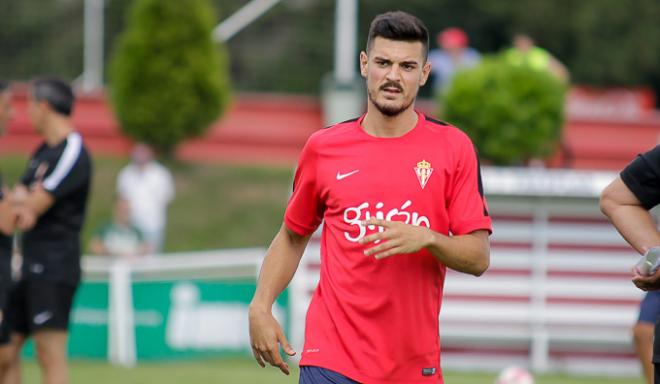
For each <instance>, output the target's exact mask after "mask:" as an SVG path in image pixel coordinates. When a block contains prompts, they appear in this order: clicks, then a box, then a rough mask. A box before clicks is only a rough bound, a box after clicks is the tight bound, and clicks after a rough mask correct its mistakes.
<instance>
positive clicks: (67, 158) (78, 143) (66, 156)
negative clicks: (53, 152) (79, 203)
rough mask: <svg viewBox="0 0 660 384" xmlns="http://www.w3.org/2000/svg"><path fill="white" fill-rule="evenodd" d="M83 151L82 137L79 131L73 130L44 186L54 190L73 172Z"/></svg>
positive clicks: (48, 189)
mask: <svg viewBox="0 0 660 384" xmlns="http://www.w3.org/2000/svg"><path fill="white" fill-rule="evenodd" d="M80 152H82V138H81V137H80V134H78V133H77V132H71V133H70V134H69V136H67V138H66V147H65V148H64V152H62V156H60V160H59V161H58V162H57V165H56V166H55V169H54V170H53V172H52V173H51V174H50V175H49V176H48V177H47V178H45V179H44V182H43V186H44V189H46V190H47V191H54V190H55V189H56V188H57V187H58V186H59V185H60V183H62V180H64V178H65V177H66V176H67V175H68V174H69V173H70V172H71V170H72V169H73V166H74V165H75V164H76V160H78V157H80Z"/></svg>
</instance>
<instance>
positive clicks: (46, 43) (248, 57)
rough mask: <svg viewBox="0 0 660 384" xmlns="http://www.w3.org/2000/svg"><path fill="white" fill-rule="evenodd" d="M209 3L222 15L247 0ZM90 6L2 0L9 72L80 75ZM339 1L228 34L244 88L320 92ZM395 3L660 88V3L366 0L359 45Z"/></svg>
mask: <svg viewBox="0 0 660 384" xmlns="http://www.w3.org/2000/svg"><path fill="white" fill-rule="evenodd" d="M135 1H137V0H106V2H105V4H106V10H107V12H106V27H105V32H106V43H109V42H110V41H113V40H114V38H115V37H116V35H117V34H118V33H119V32H120V31H121V29H122V27H123V26H124V25H125V24H126V23H125V20H124V19H125V16H124V15H125V14H126V12H125V10H126V9H127V8H128V7H129V6H131V4H133V3H134V2H135ZM209 1H212V3H213V4H214V5H215V7H216V9H218V10H220V12H221V13H222V14H223V15H231V14H232V13H234V12H235V11H237V10H238V9H240V8H241V7H242V6H244V5H245V4H246V3H247V1H246V0H209ZM170 2H175V1H170ZM177 2H182V1H177ZM82 4H83V1H81V0H77V1H46V2H44V1H43V0H21V1H0V22H1V23H2V28H0V73H2V74H3V76H4V77H8V78H13V79H29V78H30V77H32V76H34V75H37V74H40V73H53V74H57V75H60V76H65V77H67V78H71V79H73V78H75V77H76V76H77V75H79V74H80V73H81V72H82V8H83V7H82ZM334 7H335V0H284V1H282V2H280V3H279V4H277V5H276V6H275V7H273V8H272V9H271V10H270V11H268V12H267V13H266V14H264V15H263V16H261V17H260V18H259V19H257V20H256V21H255V22H254V23H252V24H250V25H248V26H247V27H246V28H245V29H243V30H242V31H241V32H240V33H238V34H237V35H236V36H234V37H233V38H232V39H231V40H229V41H228V42H227V49H228V51H229V52H230V53H231V57H232V62H231V75H232V81H233V84H234V85H235V87H236V88H237V89H239V90H243V91H270V92H302V93H316V92H318V90H319V87H320V79H321V77H322V76H323V75H324V74H326V73H328V72H329V71H331V70H332V65H333V62H332V58H333V54H334V52H333V44H334V41H333V39H334ZM392 9H402V10H404V11H408V12H411V13H413V14H415V15H418V16H419V17H420V18H422V20H424V22H426V24H427V25H428V27H429V30H430V32H431V37H432V39H431V44H434V43H435V41H434V40H435V39H434V37H435V34H436V33H437V32H439V31H440V30H442V29H444V28H445V27H448V26H459V27H462V28H463V29H465V30H466V32H467V33H468V35H469V36H470V40H471V43H472V46H474V47H475V48H477V49H478V50H479V51H481V52H484V53H488V52H497V51H500V50H501V49H503V48H505V47H507V46H508V45H509V44H510V40H511V36H512V34H513V33H515V32H519V31H522V32H526V33H528V34H529V35H531V36H532V37H534V39H535V40H536V41H537V43H538V44H539V46H541V47H543V48H545V49H547V50H548V51H550V52H551V53H552V54H553V55H554V56H556V57H557V58H558V59H559V60H560V61H562V62H563V63H564V64H566V66H567V67H568V69H569V71H570V72H571V80H572V81H573V82H574V83H577V84H588V85H600V86H612V85H640V84H646V85H652V86H653V87H654V89H655V90H656V93H657V94H658V95H660V23H658V20H660V1H658V0H627V1H621V0H552V1H549V0H511V1H493V0H434V1H429V0H409V1H405V2H402V1H400V0H361V1H360V2H359V10H358V17H359V31H358V42H359V44H358V48H359V49H362V48H363V47H364V43H365V40H366V33H367V29H368V28H369V22H370V21H371V19H372V18H373V17H374V16H375V15H376V14H378V13H380V12H384V11H387V10H392ZM218 22H220V19H214V20H213V23H214V24H217V23H218ZM110 46H111V44H107V45H106V48H108V49H109V47H110ZM355 54H356V55H357V54H358V52H355ZM356 70H357V68H356ZM426 94H427V95H428V92H426ZM659 99H660V98H659Z"/></svg>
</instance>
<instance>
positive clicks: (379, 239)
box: [249, 12, 492, 384]
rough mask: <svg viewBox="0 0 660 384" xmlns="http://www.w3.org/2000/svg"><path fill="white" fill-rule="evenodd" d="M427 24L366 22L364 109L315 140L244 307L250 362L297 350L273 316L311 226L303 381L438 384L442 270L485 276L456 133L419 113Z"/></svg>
mask: <svg viewBox="0 0 660 384" xmlns="http://www.w3.org/2000/svg"><path fill="white" fill-rule="evenodd" d="M427 53H428V31H427V29H426V27H425V26H424V24H423V23H422V22H421V21H420V20H419V19H417V18H416V17H414V16H412V15H409V14H407V13H404V12H389V13H385V14H382V15H379V16H377V17H376V18H375V19H374V20H373V22H372V23H371V27H370V30H369V39H368V42H367V49H366V51H365V52H361V53H360V71H361V74H362V76H363V77H365V78H366V84H367V89H368V106H367V113H366V114H365V115H363V116H361V117H360V118H358V119H354V120H351V121H347V122H344V123H340V124H337V125H335V126H333V127H330V128H328V129H324V130H321V131H318V132H316V133H315V134H313V135H312V136H311V137H310V139H309V140H308V142H307V144H306V145H305V148H304V149H303V151H302V154H301V157H300V161H299V164H298V169H297V170H296V176H295V179H294V188H293V194H292V196H291V199H290V201H289V203H288V206H287V209H286V213H285V217H284V224H283V225H282V228H281V229H280V231H279V232H278V234H277V235H276V236H275V239H274V240H273V242H272V244H271V246H270V248H269V249H268V252H267V254H266V258H265V260H264V263H263V266H262V269H261V273H260V276H259V281H258V284H257V290H256V292H255V295H254V298H253V300H252V303H251V304H250V315H249V318H250V337H251V343H252V349H253V352H254V356H255V358H256V360H257V362H258V363H259V364H260V365H261V366H262V367H263V366H265V363H266V362H267V363H269V364H271V365H273V366H276V367H279V368H280V369H281V370H282V372H284V373H286V374H288V373H289V367H288V365H287V364H286V362H284V361H283V360H282V358H281V356H280V349H279V348H280V346H281V347H282V349H283V351H284V352H285V353H286V354H288V355H294V354H295V353H296V352H294V351H293V349H292V348H291V346H290V345H289V343H288V341H287V339H286V337H285V335H284V333H283V331H282V328H281V326H280V325H279V324H278V323H277V321H276V320H275V318H274V317H273V316H272V314H271V306H272V304H273V302H274V301H275V298H276V297H277V296H278V295H279V294H280V293H281V292H282V290H283V289H284V288H285V287H286V286H287V284H288V283H289V281H290V280H291V278H292V276H293V274H294V273H295V271H296V269H297V267H298V263H299V261H300V258H301V255H302V254H303V251H304V249H305V246H306V245H307V241H308V240H309V238H310V236H311V234H312V233H313V232H314V230H315V229H316V228H317V227H318V226H319V225H320V224H321V222H323V223H324V226H323V234H322V238H321V278H320V281H319V285H318V287H317V288H316V290H315V291H314V295H313V297H312V301H311V304H310V307H309V310H308V313H307V321H306V329H305V346H304V348H303V350H302V351H301V352H302V355H301V361H300V365H301V371H300V383H303V384H308V383H315V384H317V383H319V384H325V383H356V382H359V383H370V384H371V383H376V384H380V383H383V384H384V383H388V384H393V383H397V384H401V383H435V384H437V383H442V382H443V380H442V371H441V369H440V336H439V324H438V316H439V313H440V305H441V302H442V291H443V284H444V277H445V273H446V268H447V267H449V268H452V269H455V270H457V271H461V272H465V273H470V274H473V275H476V276H478V275H481V274H482V273H483V272H484V271H485V270H486V269H487V268H488V265H489V260H490V251H489V242H488V235H489V233H490V231H491V225H492V224H491V219H490V217H489V216H488V211H487V208H486V204H485V201H484V198H483V196H482V188H481V181H480V176H479V164H478V161H477V157H476V154H475V150H474V147H473V145H472V142H471V141H470V139H469V138H468V137H467V136H466V135H465V134H464V133H463V132H461V131H460V130H459V129H457V128H455V127H453V126H451V125H449V124H446V123H443V122H439V121H435V120H432V119H429V118H427V117H425V116H424V115H423V114H421V113H419V112H417V111H415V109H414V102H415V98H416V96H417V92H418V90H419V87H421V86H422V85H424V83H425V82H426V80H427V78H428V75H429V71H430V69H431V66H430V64H429V63H428V62H427V60H426V58H427Z"/></svg>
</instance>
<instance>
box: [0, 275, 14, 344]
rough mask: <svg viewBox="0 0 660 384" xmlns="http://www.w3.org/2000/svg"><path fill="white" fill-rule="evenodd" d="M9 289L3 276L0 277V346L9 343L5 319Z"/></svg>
mask: <svg viewBox="0 0 660 384" xmlns="http://www.w3.org/2000/svg"><path fill="white" fill-rule="evenodd" d="M10 289H11V284H10V283H9V282H8V281H7V279H6V278H5V277H4V276H0V345H5V344H7V343H9V336H10V334H11V327H10V325H9V319H8V318H7V307H8V306H9V290H10Z"/></svg>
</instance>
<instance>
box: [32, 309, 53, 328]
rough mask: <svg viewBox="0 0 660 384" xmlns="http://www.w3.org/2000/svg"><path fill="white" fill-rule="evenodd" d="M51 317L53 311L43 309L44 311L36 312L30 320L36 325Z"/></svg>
mask: <svg viewBox="0 0 660 384" xmlns="http://www.w3.org/2000/svg"><path fill="white" fill-rule="evenodd" d="M51 317H53V313H52V312H51V311H45V312H41V313H38V314H37V315H36V316H35V317H34V319H32V321H33V322H34V323H35V324H36V325H41V324H43V323H45V322H47V321H48V320H49V319H50V318H51Z"/></svg>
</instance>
